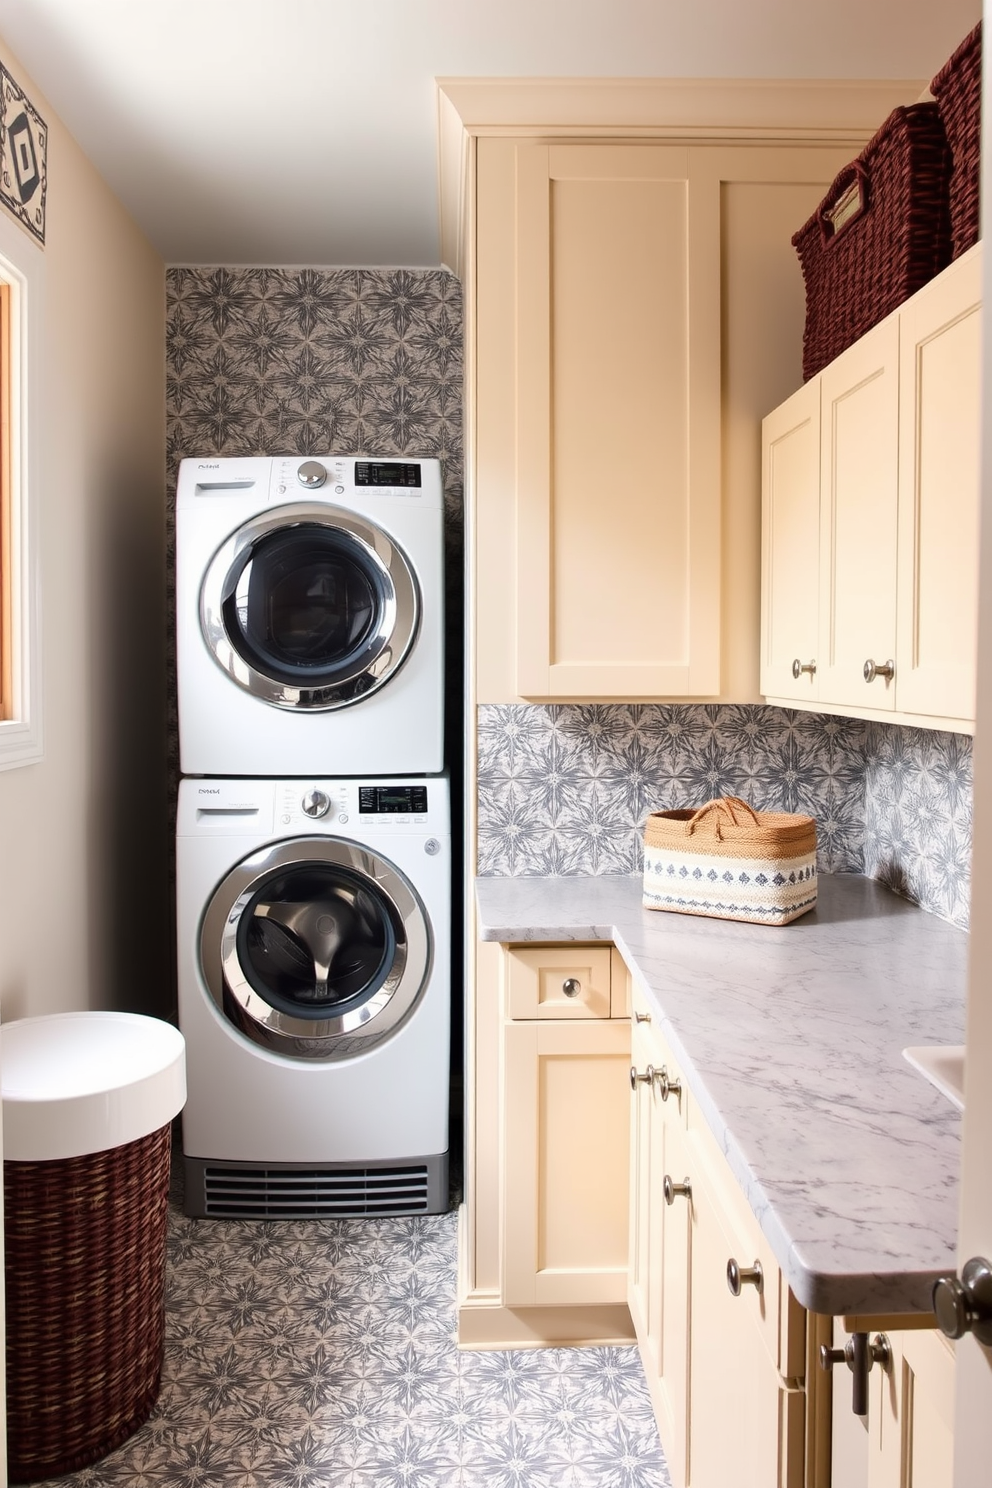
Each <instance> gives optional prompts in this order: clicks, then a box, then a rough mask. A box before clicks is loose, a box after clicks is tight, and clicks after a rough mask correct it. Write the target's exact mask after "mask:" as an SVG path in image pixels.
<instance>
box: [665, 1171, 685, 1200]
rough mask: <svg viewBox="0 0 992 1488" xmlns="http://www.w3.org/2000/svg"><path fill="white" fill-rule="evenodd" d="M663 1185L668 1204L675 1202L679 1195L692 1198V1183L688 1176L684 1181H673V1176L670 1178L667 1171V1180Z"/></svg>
mask: <svg viewBox="0 0 992 1488" xmlns="http://www.w3.org/2000/svg"><path fill="white" fill-rule="evenodd" d="M661 1187H662V1192H663V1193H664V1195H665V1203H666V1204H674V1203H675V1200H676V1198H678V1197H679V1196H681V1197H683V1198H686V1199H691V1198H692V1183H691V1182H690V1180H689V1179H688V1178H686V1180H685V1182H684V1183H673V1182H672V1180H671V1178H669V1176H668V1174H667V1173H666V1174H665V1180H664V1182H663V1183H662V1185H661Z"/></svg>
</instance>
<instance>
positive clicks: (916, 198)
mask: <svg viewBox="0 0 992 1488" xmlns="http://www.w3.org/2000/svg"><path fill="white" fill-rule="evenodd" d="M949 178H950V150H949V149H948V145H947V137H946V135H945V134H944V126H943V124H942V123H941V120H940V113H939V110H938V108H937V105H936V104H935V103H914V104H911V105H910V106H909V107H908V108H897V109H895V110H894V111H893V112H892V113H891V114H890V115H889V117H888V119H886V121H885V123H884V124H883V125H882V127H881V129H879V130H878V132H877V133H876V134H875V135H874V136H873V137H872V138H871V139H870V140H869V141H868V144H867V145H866V146H865V148H864V149H863V150H862V152H861V154H860V155H859V156H858V158H857V160H854V161H852V163H851V164H850V165H849V166H845V168H844V170H842V171H841V172H840V174H839V175H838V176H837V178H836V180H835V181H834V183H833V185H832V186H831V188H830V190H829V191H828V193H827V195H826V196H825V197H824V199H823V201H822V202H821V203H820V206H819V207H818V208H817V210H816V212H815V213H814V214H813V216H812V217H811V218H810V219H809V221H808V222H807V223H805V224H804V226H802V227H801V228H800V229H799V231H798V232H797V233H796V234H795V236H794V237H793V239H792V242H793V246H794V247H795V249H796V251H797V253H798V254H799V262H800V264H801V265H802V271H803V278H804V279H805V281H806V329H805V332H804V335H803V377H804V379H805V380H806V381H808V380H809V379H810V378H811V377H813V376H814V375H815V374H816V373H817V372H819V371H820V369H821V368H822V367H825V366H826V364H827V363H828V362H830V361H832V360H833V359H834V357H836V356H839V355H840V353H841V352H842V351H844V350H845V348H846V347H848V346H850V345H851V343H852V342H853V341H856V340H857V339H858V337H859V336H863V335H864V333H865V331H867V330H870V329H871V327H872V326H873V325H877V323H878V322H879V321H880V320H884V318H885V316H886V315H888V314H889V313H890V312H891V311H893V310H895V309H896V307H897V306H898V305H901V304H902V302H903V300H905V299H907V298H908V297H909V296H910V295H911V294H913V293H915V291H916V290H918V289H920V288H922V286H923V285H924V284H926V282H927V280H928V279H932V278H933V276H934V274H936V273H939V271H940V270H941V269H942V268H944V267H945V266H946V265H947V264H948V263H949V261H950V256H951V234H950V213H949V209H948V182H949Z"/></svg>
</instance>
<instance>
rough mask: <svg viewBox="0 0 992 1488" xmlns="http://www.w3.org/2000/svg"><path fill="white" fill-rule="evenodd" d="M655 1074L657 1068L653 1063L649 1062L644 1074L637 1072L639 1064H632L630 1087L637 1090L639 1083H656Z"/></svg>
mask: <svg viewBox="0 0 992 1488" xmlns="http://www.w3.org/2000/svg"><path fill="white" fill-rule="evenodd" d="M654 1075H655V1069H654V1065H653V1064H649V1065H648V1067H647V1069H646V1070H645V1071H644V1073H643V1075H639V1074H638V1073H637V1066H636V1065H634V1064H632V1065H631V1066H630V1088H631V1090H636V1089H637V1087H638V1085H653V1084H654Z"/></svg>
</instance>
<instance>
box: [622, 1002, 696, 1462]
mask: <svg viewBox="0 0 992 1488" xmlns="http://www.w3.org/2000/svg"><path fill="white" fill-rule="evenodd" d="M650 1018H651V1014H650V1013H649V1012H648V1011H647V1010H646V1009H645V1008H644V1007H643V1006H642V1005H640V1004H639V1003H638V1001H637V999H636V998H635V1004H634V1020H633V1022H632V1024H631V1037H630V1043H631V1050H630V1052H631V1068H632V1078H633V1097H632V1104H631V1128H630V1144H631V1153H630V1158H631V1191H630V1258H629V1266H628V1273H627V1302H628V1306H629V1307H630V1315H631V1318H632V1319H633V1323H634V1331H635V1333H636V1335H637V1339H638V1343H639V1346H640V1351H641V1358H642V1360H643V1362H644V1372H645V1375H646V1377H647V1382H648V1389H649V1390H650V1392H651V1399H652V1402H653V1404H654V1409H655V1415H656V1417H657V1420H658V1430H659V1433H660V1435H661V1439H662V1442H663V1444H664V1448H665V1457H666V1460H667V1462H668V1468H669V1472H670V1473H671V1475H672V1481H673V1483H676V1484H678V1483H684V1482H685V1481H686V1466H687V1460H688V1440H689V1417H688V1403H689V1227H690V1207H689V1202H688V1198H687V1196H686V1195H685V1194H683V1193H682V1192H676V1190H675V1189H674V1188H672V1189H670V1197H671V1200H672V1202H671V1203H668V1202H666V1197H665V1177H666V1176H667V1177H668V1178H669V1180H670V1182H671V1183H672V1184H678V1185H683V1184H684V1183H685V1179H686V1171H685V1170H686V1163H687V1155H686V1150H685V1123H684V1121H683V1119H682V1102H681V1084H682V1081H681V1072H680V1070H679V1068H678V1066H677V1064H676V1063H675V1061H674V1060H673V1059H672V1058H671V1056H670V1055H669V1053H668V1051H667V1049H666V1048H665V1046H664V1045H663V1043H662V1041H661V1039H660V1038H659V1036H658V1035H657V1034H656V1033H655V1032H654V1031H653V1029H652V1027H651V1024H650ZM666 1081H667V1083H665V1082H666ZM674 1085H677V1086H678V1087H679V1093H678V1094H676V1093H675V1091H674V1090H673V1088H672V1087H673V1086H674ZM663 1091H664V1096H663Z"/></svg>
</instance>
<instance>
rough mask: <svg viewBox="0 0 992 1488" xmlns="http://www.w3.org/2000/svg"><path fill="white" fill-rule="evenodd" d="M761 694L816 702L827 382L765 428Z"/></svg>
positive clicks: (802, 393)
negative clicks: (823, 413)
mask: <svg viewBox="0 0 992 1488" xmlns="http://www.w3.org/2000/svg"><path fill="white" fill-rule="evenodd" d="M761 473H762V481H761V487H762V504H761V541H762V555H761V691H762V692H763V693H764V694H765V695H766V696H769V697H782V698H797V699H799V701H801V702H815V701H816V699H817V698H818V697H819V691H820V686H819V680H818V676H817V673H816V671H815V670H813V671H809V670H806V671H801V672H800V675H799V676H798V678H797V677H794V676H793V671H792V668H793V662H794V661H796V660H798V661H799V664H800V666H801V667H806V668H809V667H814V668H815V666H816V656H817V652H818V649H819V645H818V642H819V635H818V625H819V581H820V574H819V553H820V383H819V380H818V379H814V381H812V382H808V383H807V384H806V386H805V387H803V388H800V390H799V392H798V393H795V394H794V395H793V396H792V397H791V398H790V399H789V400H788V402H786V403H783V404H782V406H781V407H780V408H776V409H775V411H774V413H770V414H769V415H768V417H767V418H766V419H765V420H764V423H763V425H762V472H761Z"/></svg>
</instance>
